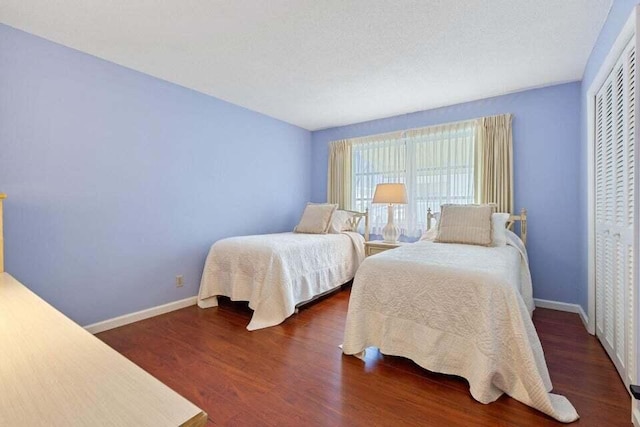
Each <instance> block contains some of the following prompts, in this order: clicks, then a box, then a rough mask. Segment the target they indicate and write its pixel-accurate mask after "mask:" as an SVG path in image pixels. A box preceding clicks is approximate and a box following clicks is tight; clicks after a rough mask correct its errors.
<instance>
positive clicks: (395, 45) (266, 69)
mask: <svg viewBox="0 0 640 427" xmlns="http://www.w3.org/2000/svg"><path fill="white" fill-rule="evenodd" d="M611 2H612V0H535V1H532V0H483V1H480V0H455V1H454V0H414V1H410V0H396V1H392V0H187V1H185V0H182V1H181V0H109V1H105V0H64V1H51V0H0V22H2V23H5V24H7V25H10V26H12V27H15V28H18V29H21V30H24V31H27V32H29V33H32V34H36V35H38V36H41V37H44V38H46V39H49V40H52V41H55V42H58V43H60V44H63V45H65V46H69V47H72V48H75V49H78V50H80V51H83V52H87V53H90V54H92V55H95V56H97V57H100V58H103V59H106V60H109V61H112V62H115V63H117V64H121V65H124V66H126V67H129V68H132V69H134V70H138V71H141V72H143V73H147V74H150V75H152V76H155V77H159V78H161V79H164V80H168V81H170V82H174V83H177V84H180V85H182V86H186V87H188V88H192V89H195V90H197V91H200V92H203V93H206V94H210V95H213V96H216V97H218V98H221V99H224V100H227V101H230V102H232V103H234V104H238V105H241V106H244V107H247V108H250V109H252V110H255V111H259V112H261V113H264V114H267V115H269V116H272V117H276V118H278V119H281V120H284V121H286V122H289V123H293V124H296V125H298V126H301V127H303V128H306V129H310V130H316V129H322V128H327V127H333V126H338V125H344V124H349V123H355V122H361V121H365V120H372V119H376V118H381V117H388V116H393V115H397V114H402V113H408V112H413V111H419V110H425V109H429V108H435V107H440V106H444V105H452V104H456V103H460V102H464V101H470V100H475V99H481V98H486V97H489V96H494V95H500V94H504V93H509V92H514V91H518V90H522V89H527V88H532V87H539V86H545V85H550V84H554V83H561V82H568V81H574V80H580V79H581V78H582V73H583V71H584V67H585V64H586V61H587V58H588V57H589V53H590V52H591V49H592V47H593V44H594V43H595V40H596V38H597V36H598V33H599V32H600V29H601V27H602V24H603V23H604V20H605V18H606V15H607V13H608V11H609V8H610V7H611Z"/></svg>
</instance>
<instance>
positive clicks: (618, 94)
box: [594, 40, 636, 385]
mask: <svg viewBox="0 0 640 427" xmlns="http://www.w3.org/2000/svg"><path fill="white" fill-rule="evenodd" d="M635 68H636V67H635V46H634V45H633V40H632V42H631V43H630V44H629V46H627V48H626V49H625V51H624V52H623V54H622V56H621V57H620V59H619V61H618V63H617V64H616V66H615V67H614V69H613V71H612V73H611V75H610V76H609V78H608V79H607V80H606V81H605V83H604V85H603V86H602V88H601V89H600V91H599V92H598V94H597V95H596V100H595V114H596V117H595V119H596V120H595V124H596V127H595V147H594V148H595V159H594V160H595V180H596V182H595V185H596V187H595V193H596V194H595V196H596V197H595V202H596V205H595V219H596V230H595V231H596V232H595V246H596V247H595V257H596V259H595V267H596V271H595V274H596V335H597V336H598V338H599V339H600V341H601V342H602V344H603V346H604V348H605V349H606V350H607V352H608V353H609V356H610V357H611V360H613V362H614V364H615V365H616V368H617V369H618V372H619V373H620V375H621V376H622V378H623V380H624V382H625V384H627V385H628V384H629V383H630V382H631V379H632V378H634V377H633V375H634V371H635V360H634V359H635V358H634V357H633V346H634V340H635V337H634V336H633V323H632V322H633V298H634V295H633V292H634V286H635V285H634V252H635V250H636V248H635V247H634V215H635V200H634V173H635V171H634V161H635V159H634V156H635V72H636V69H635Z"/></svg>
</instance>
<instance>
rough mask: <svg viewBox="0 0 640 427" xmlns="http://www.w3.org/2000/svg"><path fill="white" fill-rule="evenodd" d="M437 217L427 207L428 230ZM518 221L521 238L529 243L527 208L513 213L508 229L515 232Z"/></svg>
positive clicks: (523, 241)
mask: <svg viewBox="0 0 640 427" xmlns="http://www.w3.org/2000/svg"><path fill="white" fill-rule="evenodd" d="M434 219H436V214H434V213H433V212H431V208H428V209H427V230H428V229H430V228H431V221H432V220H434ZM516 221H520V239H522V243H524V244H525V245H526V244H527V210H526V209H524V208H522V209H520V215H511V216H510V217H509V220H508V221H507V229H508V230H511V231H513V232H514V233H515V230H514V228H515V224H516Z"/></svg>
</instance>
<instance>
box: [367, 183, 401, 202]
mask: <svg viewBox="0 0 640 427" xmlns="http://www.w3.org/2000/svg"><path fill="white" fill-rule="evenodd" d="M372 203H395V204H403V205H404V204H406V203H407V189H406V188H405V186H404V184H378V185H377V186H376V192H375V194H374V195H373V202H372Z"/></svg>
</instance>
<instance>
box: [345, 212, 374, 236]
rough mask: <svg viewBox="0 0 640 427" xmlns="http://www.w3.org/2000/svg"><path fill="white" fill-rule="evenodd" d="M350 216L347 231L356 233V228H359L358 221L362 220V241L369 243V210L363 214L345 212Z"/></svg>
mask: <svg viewBox="0 0 640 427" xmlns="http://www.w3.org/2000/svg"><path fill="white" fill-rule="evenodd" d="M347 212H349V213H350V214H351V218H349V221H348V224H349V230H350V231H354V232H357V231H358V227H359V226H360V221H362V218H364V241H365V242H368V241H369V209H365V211H364V212H357V211H350V210H347Z"/></svg>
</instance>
